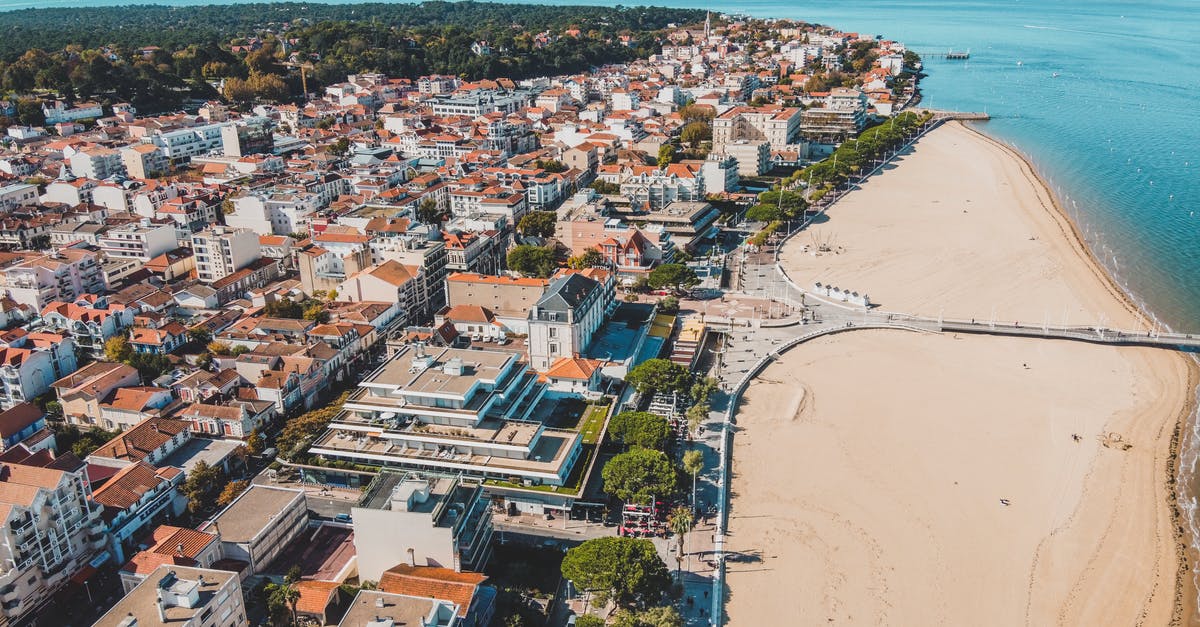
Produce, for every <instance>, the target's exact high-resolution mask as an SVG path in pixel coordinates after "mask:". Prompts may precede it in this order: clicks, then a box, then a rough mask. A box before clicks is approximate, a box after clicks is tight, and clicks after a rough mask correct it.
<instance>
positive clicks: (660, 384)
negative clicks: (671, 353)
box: [625, 358, 691, 394]
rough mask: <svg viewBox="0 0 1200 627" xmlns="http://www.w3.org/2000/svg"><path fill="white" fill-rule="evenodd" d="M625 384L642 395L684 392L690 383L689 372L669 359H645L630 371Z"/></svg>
mask: <svg viewBox="0 0 1200 627" xmlns="http://www.w3.org/2000/svg"><path fill="white" fill-rule="evenodd" d="M625 382H626V383H628V384H629V385H632V386H633V389H635V390H637V391H638V392H640V393H642V394H649V393H654V392H658V393H662V394H670V393H671V392H684V391H686V390H687V389H688V385H689V383H690V382H691V372H689V371H688V369H687V368H685V367H683V366H681V365H679V364H677V363H675V362H673V361H671V360H669V359H657V358H656V359H647V360H646V361H643V362H642V363H640V364H638V365H636V366H634V367H633V368H632V369H630V371H629V372H628V373H627V374H626V375H625Z"/></svg>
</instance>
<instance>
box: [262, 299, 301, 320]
mask: <svg viewBox="0 0 1200 627" xmlns="http://www.w3.org/2000/svg"><path fill="white" fill-rule="evenodd" d="M263 314H264V315H266V316H267V317H268V318H290V319H292V320H301V319H303V318H304V305H301V304H300V303H298V302H296V301H294V300H292V299H290V298H277V299H275V300H273V301H270V302H268V303H267V304H266V305H265V306H263Z"/></svg>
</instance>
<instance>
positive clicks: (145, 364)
mask: <svg viewBox="0 0 1200 627" xmlns="http://www.w3.org/2000/svg"><path fill="white" fill-rule="evenodd" d="M125 363H127V364H129V365H130V366H133V367H134V368H137V371H138V374H139V375H141V377H142V380H143V381H150V380H152V379H155V378H157V377H158V376H160V375H162V374H163V373H164V372H166V371H167V370H169V369H170V368H171V360H170V359H168V358H167V357H166V356H165V355H159V354H158V353H133V354H132V355H130V356H129V359H127V360H126V361H125Z"/></svg>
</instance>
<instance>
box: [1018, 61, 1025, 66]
mask: <svg viewBox="0 0 1200 627" xmlns="http://www.w3.org/2000/svg"><path fill="white" fill-rule="evenodd" d="M1022 65H1025V64H1024V63H1021V62H1020V61H1017V67H1021V66H1022Z"/></svg>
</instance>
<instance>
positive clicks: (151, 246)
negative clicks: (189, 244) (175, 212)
mask: <svg viewBox="0 0 1200 627" xmlns="http://www.w3.org/2000/svg"><path fill="white" fill-rule="evenodd" d="M177 244H178V242H177V241H176V238H175V227H174V225H172V224H157V223H154V222H151V221H150V219H149V218H143V219H142V220H141V221H139V222H131V223H129V224H123V225H121V226H114V227H111V228H109V229H108V232H107V233H105V234H104V235H102V236H100V250H102V251H104V254H105V255H107V256H108V257H110V258H113V259H118V260H122V259H131V260H134V261H139V262H141V263H146V262H147V261H150V260H151V259H153V258H155V257H157V256H159V255H161V254H163V253H165V252H168V251H170V250H174V249H175V248H176V246H177Z"/></svg>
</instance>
